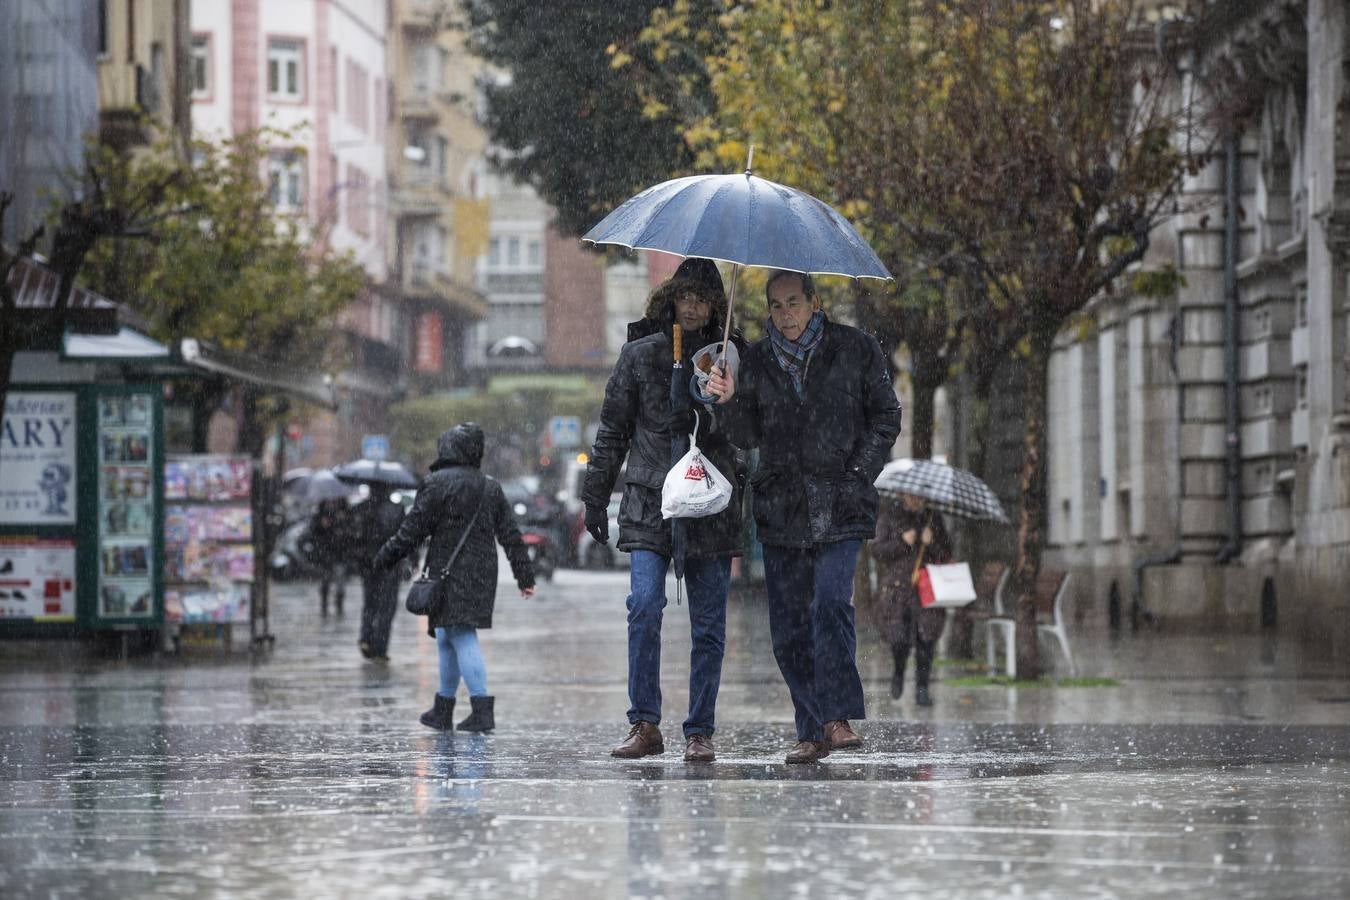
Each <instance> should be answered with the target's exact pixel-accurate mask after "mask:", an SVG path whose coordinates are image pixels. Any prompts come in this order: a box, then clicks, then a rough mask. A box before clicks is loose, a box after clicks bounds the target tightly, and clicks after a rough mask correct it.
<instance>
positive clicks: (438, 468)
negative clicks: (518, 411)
mask: <svg viewBox="0 0 1350 900" xmlns="http://www.w3.org/2000/svg"><path fill="white" fill-rule="evenodd" d="M436 451H437V459H436V462H434V463H432V465H431V474H430V475H428V476H427V477H426V480H424V481H423V482H422V486H421V487H420V488H418V490H417V499H416V500H414V501H413V506H412V509H411V510H409V511H408V514H407V516H405V517H404V519H403V524H402V525H401V526H400V527H399V529H398V533H397V534H395V535H394V536H393V537H392V538H390V539H389V540H388V541H386V542H385V545H384V546H383V547H381V548H380V552H379V553H378V554H377V555H376V557H375V566H376V567H377V568H380V569H389V568H392V567H393V565H394V563H396V562H398V561H399V560H400V559H402V558H403V557H405V556H407V555H408V554H409V553H411V552H413V551H414V550H415V549H417V546H418V545H419V544H421V543H422V541H423V540H425V539H427V538H428V537H429V538H430V539H431V543H430V545H429V546H428V547H427V559H426V567H427V569H428V571H430V572H431V573H432V574H436V573H439V572H441V571H442V570H444V568H445V564H446V561H447V560H448V559H449V558H450V555H451V553H452V552H453V551H454V549H455V545H456V544H457V543H459V538H460V535H461V534H463V532H464V527H465V526H466V525H467V524H468V522H469V519H470V517H472V516H473V513H474V508H475V506H477V505H478V502H479V496H480V495H481V496H482V508H481V510H479V513H478V518H477V520H476V521H475V522H474V526H473V530H472V531H471V532H470V533H469V535H468V537H467V538H466V539H465V540H464V546H463V547H462V548H461V549H460V551H459V556H458V557H456V559H455V564H454V566H453V567H451V569H450V573H449V575H448V583H447V590H446V592H445V597H446V600H445V602H443V603H442V604H441V605H440V607H439V608H437V609H435V610H433V611H432V614H431V615H429V616H427V631H428V632H432V631H433V630H434V629H436V628H448V627H450V626H453V625H468V626H472V627H474V628H491V627H492V609H493V606H494V604H495V602H496V598H497V547H496V543H495V542H499V543H500V544H501V545H502V547H503V548H505V550H506V558H507V559H508V560H509V561H510V563H511V573H512V574H513V575H514V576H515V578H516V584H517V585H519V586H520V589H521V590H525V589H526V588H530V587H534V569H533V567H532V566H531V565H530V556H529V553H528V551H527V550H526V549H525V543H524V541H522V540H521V538H520V530H519V529H518V528H517V527H516V520H515V516H514V515H512V513H511V505H510V504H509V503H508V502H507V500H506V495H505V494H504V493H502V487H501V485H499V484H498V483H497V482H496V481H495V480H494V479H492V478H489V477H488V476H486V475H484V474H483V473H482V472H480V471H479V470H478V466H479V464H480V463H481V462H482V459H483V430H482V429H481V428H479V427H478V426H477V425H472V424H466V425H457V426H455V427H454V428H452V429H450V430H449V431H447V432H446V433H445V434H443V435H441V439H440V441H439V442H438V444H437V447H436Z"/></svg>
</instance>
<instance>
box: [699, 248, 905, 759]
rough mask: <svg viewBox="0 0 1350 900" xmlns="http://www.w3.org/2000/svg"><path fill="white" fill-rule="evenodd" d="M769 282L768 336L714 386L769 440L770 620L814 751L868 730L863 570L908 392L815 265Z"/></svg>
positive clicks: (755, 440)
mask: <svg viewBox="0 0 1350 900" xmlns="http://www.w3.org/2000/svg"><path fill="white" fill-rule="evenodd" d="M766 293H767V295H768V303H769V321H768V322H767V324H766V330H767V331H768V335H769V336H768V337H766V338H764V339H763V340H761V341H759V342H758V343H756V344H755V345H754V346H752V347H751V348H750V349H749V351H748V352H747V353H746V355H745V357H744V359H743V362H742V364H741V371H740V373H739V376H734V375H733V373H732V372H730V371H727V372H725V373H718V374H715V375H714V376H713V377H712V379H711V380H710V381H709V389H710V392H711V393H712V394H714V395H717V396H718V397H720V398H721V400H720V402H722V403H725V404H726V406H725V409H726V412H727V415H726V416H725V418H726V420H727V422H726V424H727V427H728V432H729V435H730V438H731V440H732V441H734V442H735V443H736V444H737V446H740V447H746V448H749V447H758V448H759V450H760V457H759V467H758V468H757V469H756V471H755V473H754V475H753V476H752V477H751V479H750V485H751V496H752V506H753V510H754V516H755V524H756V526H757V527H758V533H759V540H760V542H761V543H762V544H763V545H764V578H765V588H766V590H767V591H768V595H769V630H770V633H771V635H772V638H773V651H774V657H775V658H776V659H777V661H778V668H779V671H781V672H782V673H783V680H784V681H786V682H787V686H788V692H789V693H790V694H791V695H792V705H793V707H794V709H795V711H796V724H797V744H796V746H794V747H793V748H792V750H791V751H790V752H789V753H788V755H787V761H788V762H789V763H813V762H816V761H817V760H819V759H821V758H822V757H824V756H828V755H829V753H830V751H831V750H840V749H847V748H852V747H857V746H859V745H861V744H862V739H861V738H859V737H858V735H857V734H855V733H854V732H853V730H852V728H851V727H850V726H849V723H848V720H849V719H861V718H864V717H865V711H864V708H863V690H862V679H861V678H859V676H858V665H857V661H856V658H855V654H856V652H857V633H856V631H855V623H854V609H853V572H854V569H855V568H856V566H857V563H858V551H859V549H860V548H861V545H862V542H863V541H864V540H867V539H870V538H871V537H872V536H873V533H874V531H875V529H876V518H877V500H878V498H877V491H876V488H875V487H873V486H872V482H873V481H874V480H875V479H876V477H877V475H878V474H879V473H880V471H881V467H882V466H883V465H884V464H885V462H886V458H887V456H888V455H889V454H890V450H891V446H892V445H893V444H894V443H895V439H896V437H898V436H899V434H900V402H899V401H898V400H897V399H896V396H895V389H894V388H893V387H892V386H891V376H890V370H889V369H888V368H887V365H886V358H885V356H883V355H882V352H881V347H880V346H879V345H878V344H877V342H876V340H875V339H874V338H872V337H871V336H870V335H867V334H864V333H863V332H861V331H859V330H858V329H856V328H850V327H849V326H847V325H840V324H838V323H835V322H831V321H830V320H829V319H828V318H826V316H825V313H824V312H823V311H822V310H821V308H820V298H819V297H818V296H817V295H816V291H815V286H814V285H813V284H812V282H811V277H810V276H809V275H803V274H801V273H798V272H785V271H778V272H775V273H774V274H773V275H771V276H770V277H769V281H768V285H767V288H766ZM738 379H739V384H738V383H737V380H738ZM718 408H719V409H722V408H723V407H718Z"/></svg>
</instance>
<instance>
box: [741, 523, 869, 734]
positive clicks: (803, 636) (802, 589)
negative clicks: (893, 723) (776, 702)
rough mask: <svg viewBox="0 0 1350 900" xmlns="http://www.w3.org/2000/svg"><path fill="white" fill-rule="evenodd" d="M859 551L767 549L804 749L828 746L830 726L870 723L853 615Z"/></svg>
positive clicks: (848, 546)
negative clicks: (816, 743)
mask: <svg viewBox="0 0 1350 900" xmlns="http://www.w3.org/2000/svg"><path fill="white" fill-rule="evenodd" d="M861 545H862V542H861V541H856V540H854V541H837V542H835V543H832V544H818V545H816V546H815V547H812V548H809V549H801V548H797V547H770V546H765V547H764V582H765V584H764V586H765V589H766V590H767V592H768V595H769V632H770V634H771V635H772V637H773V655H774V658H775V659H776V660H778V670H779V671H780V672H782V673H783V680H784V681H785V682H787V687H788V693H789V694H791V695H792V706H793V709H794V710H795V712H796V722H797V740H799V741H822V740H824V739H825V730H824V728H825V723H826V722H832V721H834V720H835V719H863V718H866V717H867V713H866V711H865V710H864V708H863V688H862V679H861V678H860V677H859V676H858V664H857V660H856V654H857V649H858V635H857V632H856V631H855V625H854V612H853V572H854V569H855V568H856V567H857V564H858V549H859V548H860V547H861Z"/></svg>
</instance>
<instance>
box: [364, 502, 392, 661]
mask: <svg viewBox="0 0 1350 900" xmlns="http://www.w3.org/2000/svg"><path fill="white" fill-rule="evenodd" d="M391 497H392V492H391V489H390V487H389V485H387V484H381V483H379V482H374V483H372V484H371V485H370V496H369V497H368V498H367V499H366V501H365V502H364V503H362V504H361V505H359V506H357V507H356V513H357V521H358V522H359V523H360V526H361V532H362V542H361V544H362V552H361V553H360V554H359V556H358V559H359V561H360V569H361V637H360V640H359V642H358V646H359V647H360V650H361V655H362V656H364V657H365V658H366V659H372V660H375V661H377V662H388V661H389V632H390V629H391V627H392V626H393V623H394V613H395V612H397V611H398V583H399V568H398V566H394V567H393V568H392V569H381V568H378V567H376V566H375V565H374V564H373V560H374V558H375V554H377V553H378V552H379V550H380V548H381V547H383V546H384V544H385V542H386V541H388V540H389V539H390V538H392V537H393V536H394V535H395V534H397V533H398V529H399V526H400V525H402V524H403V506H402V505H401V504H398V503H395V502H394V501H393V499H391Z"/></svg>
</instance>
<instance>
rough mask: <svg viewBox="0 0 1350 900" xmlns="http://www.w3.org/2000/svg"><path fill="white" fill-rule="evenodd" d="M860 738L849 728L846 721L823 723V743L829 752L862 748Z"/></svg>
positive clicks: (838, 720) (836, 720) (837, 720)
mask: <svg viewBox="0 0 1350 900" xmlns="http://www.w3.org/2000/svg"><path fill="white" fill-rule="evenodd" d="M862 742H863V741H862V738H860V737H858V733H857V732H856V731H854V730H853V729H852V728H850V727H849V724H848V720H847V719H835V720H834V721H833V722H826V723H825V743H827V744H829V745H830V749H831V750H852V749H854V748H855V747H861V746H862Z"/></svg>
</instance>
